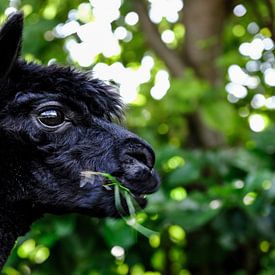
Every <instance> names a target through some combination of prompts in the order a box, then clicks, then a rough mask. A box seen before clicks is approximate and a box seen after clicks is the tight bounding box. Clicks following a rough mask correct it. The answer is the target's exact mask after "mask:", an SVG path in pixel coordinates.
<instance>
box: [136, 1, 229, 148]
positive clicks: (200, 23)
mask: <svg viewBox="0 0 275 275" xmlns="http://www.w3.org/2000/svg"><path fill="white" fill-rule="evenodd" d="M224 2H225V1H224V0H208V1H206V0H185V1H184V4H185V5H184V8H183V12H182V23H183V24H184V25H185V28H186V37H185V41H184V45H183V47H182V48H183V52H182V53H180V52H179V51H177V50H171V49H170V48H168V47H167V46H166V45H165V43H164V42H163V41H162V40H161V38H160V34H159V32H158V28H157V27H156V26H155V25H154V23H152V21H151V20H150V18H149V15H148V10H147V6H146V4H145V2H144V0H133V4H134V8H135V10H136V12H137V13H138V15H139V18H140V26H141V28H142V31H143V33H144V37H145V40H146V41H147V43H148V46H149V47H150V48H151V49H152V50H153V51H154V52H155V53H156V55H158V57H159V58H160V59H162V60H163V62H164V63H165V64H166V66H167V69H168V70H169V71H170V73H171V75H172V76H174V77H176V78H180V77H183V75H184V69H185V68H186V67H188V66H189V67H190V68H192V69H193V70H194V71H195V73H196V74H197V76H198V77H200V78H203V79H205V80H207V81H208V82H210V83H211V84H212V85H217V84H218V83H219V82H220V81H219V79H220V78H219V73H218V70H217V68H216V64H215V61H216V59H217V57H218V56H219V54H220V52H221V46H220V45H221V43H220V37H221V34H222V29H223V23H224V19H225V10H226V7H225V4H224ZM186 119H187V122H188V125H189V140H190V141H192V146H195V147H204V148H209V147H217V146H219V145H222V144H223V137H222V136H221V134H220V133H218V132H216V131H214V130H213V129H210V128H209V127H207V125H205V124H204V122H203V119H202V117H201V114H200V111H199V110H198V111H196V112H195V113H193V114H190V115H188V116H186ZM194 142H195V143H196V144H194ZM190 144H191V143H190Z"/></svg>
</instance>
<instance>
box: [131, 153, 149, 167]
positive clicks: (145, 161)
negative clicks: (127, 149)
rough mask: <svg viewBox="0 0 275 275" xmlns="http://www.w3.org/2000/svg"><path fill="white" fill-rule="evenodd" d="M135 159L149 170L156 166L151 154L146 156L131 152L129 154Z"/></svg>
mask: <svg viewBox="0 0 275 275" xmlns="http://www.w3.org/2000/svg"><path fill="white" fill-rule="evenodd" d="M127 155H128V156H130V157H131V158H133V159H136V160H137V161H138V162H140V163H142V164H144V165H145V166H147V167H148V168H149V169H152V168H153V166H154V163H153V158H152V157H151V156H150V155H149V154H145V153H143V152H131V153H127Z"/></svg>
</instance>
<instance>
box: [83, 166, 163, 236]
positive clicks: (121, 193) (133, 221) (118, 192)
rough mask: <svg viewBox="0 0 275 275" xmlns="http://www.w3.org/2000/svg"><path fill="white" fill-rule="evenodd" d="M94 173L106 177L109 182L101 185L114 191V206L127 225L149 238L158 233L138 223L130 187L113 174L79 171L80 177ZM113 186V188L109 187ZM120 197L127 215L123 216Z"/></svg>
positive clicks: (93, 174)
mask: <svg viewBox="0 0 275 275" xmlns="http://www.w3.org/2000/svg"><path fill="white" fill-rule="evenodd" d="M95 175H100V176H103V177H104V178H106V179H107V180H108V181H109V182H107V183H103V186H104V187H105V188H106V189H107V190H109V191H113V192H114V199H115V207H116V209H117V211H118V213H119V214H120V215H121V217H122V219H123V220H124V221H125V222H126V224H127V225H129V226H131V227H132V228H133V229H135V230H136V231H137V232H139V233H140V234H142V235H144V236H146V237H147V238H149V237H150V236H152V235H155V234H158V232H156V231H153V230H151V229H148V228H147V227H145V226H143V225H141V224H140V223H138V220H137V216H136V212H137V210H136V207H135V205H134V203H133V199H134V200H135V197H134V196H133V194H132V193H131V191H130V189H129V188H127V187H125V186H124V185H123V184H122V183H121V182H120V181H118V180H117V178H115V177H114V176H112V175H111V174H108V173H103V172H94V171H83V172H81V176H82V177H88V178H90V177H93V176H95ZM112 186H113V188H111V187H112ZM121 197H122V198H124V199H125V201H126V204H127V208H128V211H129V217H127V218H126V217H124V216H123V214H125V210H124V208H123V206H122V201H121Z"/></svg>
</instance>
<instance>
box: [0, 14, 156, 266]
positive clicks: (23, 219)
mask: <svg viewBox="0 0 275 275" xmlns="http://www.w3.org/2000/svg"><path fill="white" fill-rule="evenodd" d="M22 29H23V16H22V14H21V13H15V14H13V15H12V16H10V17H9V19H8V20H7V22H6V23H5V24H4V26H3V27H2V28H1V30H0V269H1V267H2V266H3V265H4V263H5V261H6V259H7V257H8V255H9V253H10V251H11V249H12V247H13V245H14V242H15V240H16V239H17V237H18V236H20V235H23V234H25V233H26V232H27V231H28V230H29V227H30V225H31V223H32V222H33V221H35V220H36V219H38V218H40V217H41V216H42V215H43V214H44V213H54V214H63V213H69V212H78V213H84V214H87V215H90V216H96V217H106V216H112V217H117V216H119V213H118V212H117V210H116V208H115V206H114V194H113V192H112V191H109V190H106V189H105V188H104V186H103V184H102V181H103V180H104V179H103V178H102V177H98V178H96V179H95V180H94V181H93V182H88V183H87V184H85V186H83V184H81V172H82V171H87V170H90V171H100V172H106V173H110V174H112V175H113V176H115V177H116V178H118V179H119V181H121V182H122V183H123V184H124V185H125V186H126V187H127V188H129V189H130V190H131V191H132V193H133V194H135V196H136V200H137V201H138V203H139V204H140V205H141V206H145V203H146V202H145V199H144V198H143V197H142V196H141V195H142V194H149V193H152V192H154V191H155V190H156V189H157V188H158V185H159V179H158V176H157V174H156V172H155V171H154V169H153V166H154V153H153V151H152V149H151V147H150V146H149V145H148V144H147V143H146V142H144V141H143V140H141V139H140V138H139V137H137V136H136V135H134V134H133V133H130V132H128V131H127V130H125V129H123V128H122V127H120V126H118V125H116V124H114V123H112V119H113V118H118V119H119V118H120V116H121V112H122V104H121V101H120V98H119V96H118V94H117V93H116V92H115V91H114V90H113V89H112V87H110V86H108V85H106V84H104V83H103V82H102V81H100V80H98V79H93V78H92V77H91V76H90V75H89V74H85V73H80V72H77V71H76V70H73V69H70V68H64V67H58V66H53V65H52V66H40V65H36V64H33V63H31V64H30V63H26V62H25V61H23V60H21V59H20V58H19V55H20V47H21V39H22Z"/></svg>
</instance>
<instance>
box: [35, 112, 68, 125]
mask: <svg viewBox="0 0 275 275" xmlns="http://www.w3.org/2000/svg"><path fill="white" fill-rule="evenodd" d="M38 119H39V121H40V122H41V123H43V124H45V125H47V126H58V125H61V124H62V123H63V122H64V120H65V118H64V114H63V113H62V112H61V111H59V110H47V111H43V112H42V113H40V114H39V116H38Z"/></svg>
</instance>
